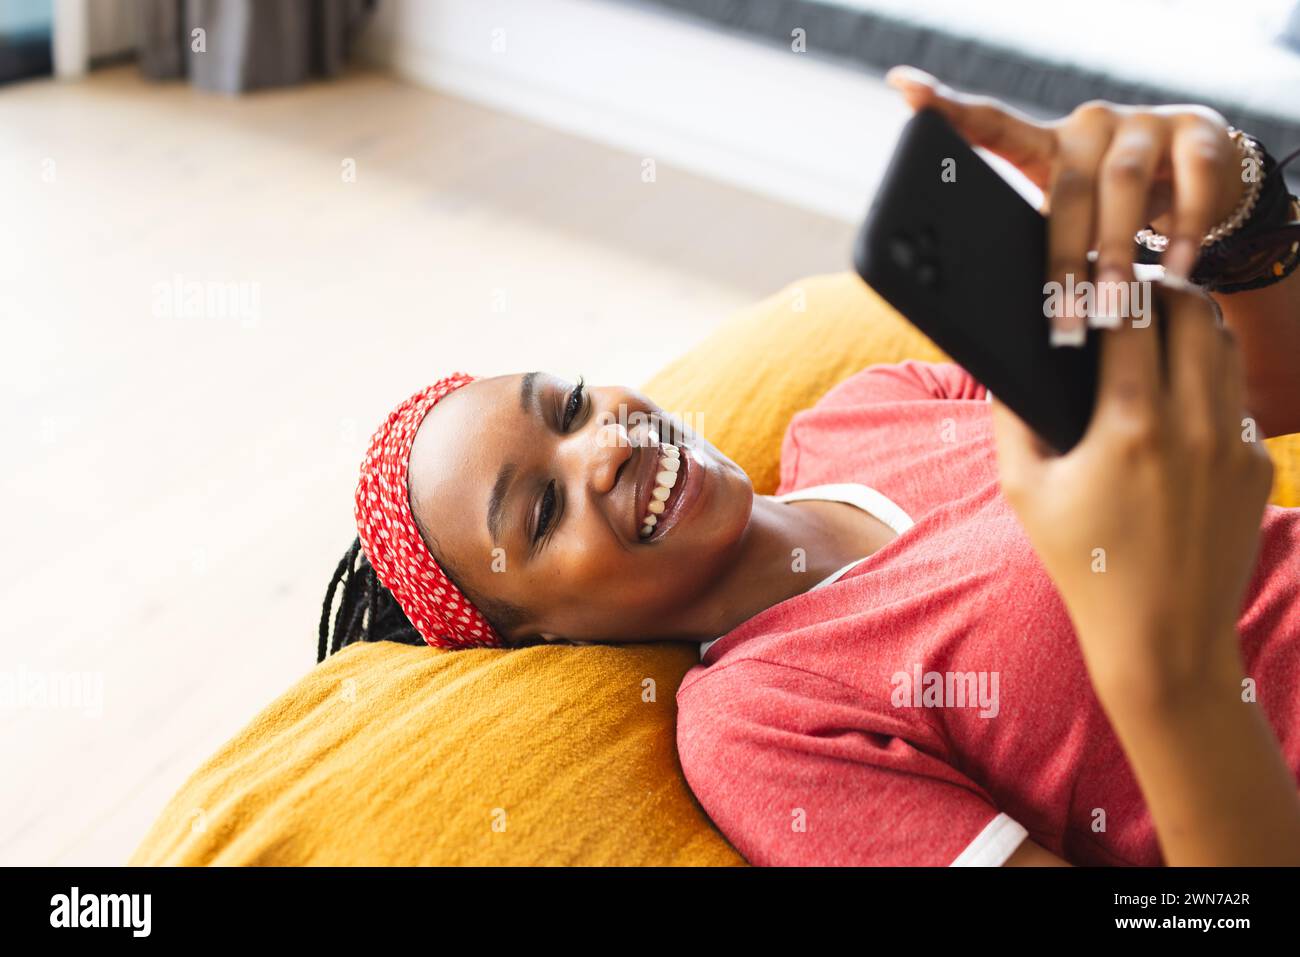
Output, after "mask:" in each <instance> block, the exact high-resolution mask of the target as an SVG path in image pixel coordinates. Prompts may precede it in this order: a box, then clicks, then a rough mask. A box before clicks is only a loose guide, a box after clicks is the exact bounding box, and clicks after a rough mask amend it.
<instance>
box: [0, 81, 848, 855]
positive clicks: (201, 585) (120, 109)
mask: <svg viewBox="0 0 1300 957" xmlns="http://www.w3.org/2000/svg"><path fill="white" fill-rule="evenodd" d="M348 160H352V161H355V170H356V179H355V182H345V181H344V176H343V173H344V170H345V164H346V163H347V161H348ZM642 160H643V157H640V156H633V155H628V154H623V153H619V152H616V151H613V150H610V149H607V148H604V147H600V146H595V145H592V144H590V143H587V142H583V141H581V140H577V139H574V138H572V137H568V136H565V135H561V134H558V133H555V132H553V131H549V130H547V129H544V128H541V127H538V126H535V125H532V124H529V123H526V122H522V121H520V120H517V119H512V118H510V117H507V116H504V115H501V114H498V113H494V112H491V111H488V110H484V109H481V108H478V107H475V106H473V105H470V104H468V103H465V102H461V101H458V100H454V99H450V98H446V97H443V96H439V95H436V94H433V93H430V92H427V91H424V90H419V89H415V88H411V87H408V86H404V85H401V84H399V83H397V82H395V81H393V80H391V79H389V78H387V77H384V76H382V75H376V74H365V73H362V74H357V75H354V76H351V77H349V78H347V79H345V80H342V81H339V82H336V83H332V84H323V85H316V86H312V87H308V88H305V89H301V90H296V91H287V92H277V93H270V94H263V95H258V96H254V97H250V98H247V99H224V98H216V97H212V96H207V95H203V94H200V93H195V92H192V91H191V90H190V89H189V88H187V87H185V86H183V85H179V84H172V85H164V86H153V85H147V84H145V83H143V82H142V81H140V80H139V79H138V78H137V76H136V74H135V71H134V70H133V69H132V68H130V67H119V68H115V69H113V70H109V71H104V72H101V73H97V74H94V75H93V76H92V78H91V79H89V80H87V81H84V82H79V83H54V82H49V81H44V82H36V83H29V84H23V85H17V86H8V87H2V88H0V222H2V224H3V228H0V325H2V328H0V332H2V333H3V338H2V339H0V343H2V344H0V401H2V402H3V405H4V409H5V413H4V415H3V416H0V448H2V449H3V456H4V457H3V461H4V466H5V467H4V468H3V470H2V471H0V497H3V500H4V505H5V508H4V515H5V523H4V526H5V533H6V534H5V548H4V550H3V552H2V553H0V607H2V608H3V624H2V625H0V720H2V721H3V731H2V732H0V734H2V737H0V769H2V771H0V774H3V777H2V778H0V863H3V864H116V863H121V862H123V861H124V860H125V859H126V857H127V856H128V855H129V854H130V852H131V851H132V850H133V849H134V847H135V846H136V844H137V843H138V841H139V840H140V838H141V836H142V835H143V833H144V831H145V830H146V828H147V827H148V826H149V824H150V822H151V821H152V820H153V818H154V817H155V816H156V814H157V813H158V811H159V810H160V808H161V807H162V805H163V803H164V802H165V801H166V800H167V799H168V797H170V795H171V794H172V793H173V792H174V790H175V789H176V788H177V787H178V786H179V785H180V784H181V782H182V781H183V780H184V779H185V777H186V776H188V775H189V774H190V773H191V772H192V771H193V770H194V769H195V768H196V767H197V766H198V765H199V763H200V762H201V761H202V760H203V759H204V758H205V757H207V755H208V754H210V753H211V752H212V751H213V750H214V749H215V748H216V747H217V746H218V745H220V744H221V743H222V742H223V741H224V740H226V739H227V738H229V737H230V736H231V735H232V734H233V733H234V732H235V731H237V730H238V729H239V728H240V727H241V726H242V725H243V724H244V723H246V721H247V720H248V719H249V718H250V717H251V716H252V715H253V714H254V713H256V711H258V710H259V709H260V708H261V707H262V706H263V705H265V704H266V703H267V702H269V701H270V700H271V699H272V698H273V697H275V696H276V695H278V694H279V693H280V692H282V691H284V690H285V689H286V688H287V687H288V686H289V685H290V683H291V682H293V681H294V680H295V679H296V678H297V677H298V676H300V675H301V674H303V673H304V672H305V671H306V670H307V669H309V668H310V667H311V666H312V664H313V662H314V660H315V643H316V638H315V628H316V620H317V617H318V615H319V608H320V600H321V597H322V592H323V589H324V587H325V585H326V582H327V580H328V578H329V576H330V574H331V572H332V571H333V568H334V565H335V563H336V562H337V560H338V558H339V556H340V554H341V553H342V551H343V549H344V548H345V547H346V546H347V544H348V543H349V541H350V540H351V538H352V536H353V534H354V532H353V528H352V524H351V497H350V496H351V491H352V487H353V484H354V482H355V474H356V467H357V464H358V462H359V461H360V456H361V452H362V449H363V446H364V443H365V441H366V439H367V437H368V435H369V432H370V431H371V429H372V428H373V427H374V426H375V425H376V424H377V422H378V419H379V418H380V417H381V416H382V415H383V413H384V412H386V411H387V409H388V408H389V407H390V406H391V405H392V404H393V403H395V402H396V401H398V400H399V399H401V398H403V397H405V396H406V395H407V394H408V393H409V392H411V391H413V390H414V389H415V388H417V387H418V386H420V385H422V384H425V383H427V382H428V381H431V379H433V378H435V377H437V376H438V375H440V374H442V373H444V372H446V371H449V370H451V369H453V368H464V369H467V370H470V371H473V372H479V373H497V372H509V371H518V370H523V369H532V368H542V369H551V370H554V371H556V372H560V373H564V374H572V373H576V372H583V373H585V374H586V375H587V376H588V377H589V379H591V380H593V381H597V382H599V381H619V382H629V383H637V382H640V381H642V380H643V379H645V378H646V377H647V376H648V375H649V374H650V373H651V372H652V371H653V370H654V369H655V368H657V367H658V366H659V365H661V364H662V363H663V362H665V361H666V360H667V359H669V358H670V357H672V356H674V355H676V354H678V353H680V352H681V351H683V350H684V349H686V348H687V347H689V346H690V345H691V344H692V342H694V341H696V340H697V339H698V338H700V337H701V336H702V335H703V334H704V333H705V332H707V331H708V329H709V328H710V327H711V326H712V325H713V324H714V323H715V322H717V321H718V320H719V319H720V318H721V317H723V316H725V315H726V314H727V313H728V312H729V311H731V310H732V309H734V308H737V307H739V306H742V305H744V304H746V303H749V302H751V301H753V300H755V299H757V298H759V297H761V296H763V295H766V294H767V293H769V292H772V291H774V290H776V289H777V288H779V287H780V286H782V285H783V284H785V283H787V282H789V281H792V280H794V279H796V278H798V277H800V276H803V275H807V274H809V273H815V272H826V271H833V270H838V269H842V268H844V266H845V263H846V261H847V257H848V253H849V244H850V239H851V236H852V231H853V229H852V226H851V225H850V224H846V223H841V222H837V221H833V220H828V219H823V218H821V217H817V216H813V215H810V214H807V213H803V212H799V211H796V210H792V209H789V208H786V207H783V206H781V205H779V204H776V203H772V202H770V201H767V200H764V199H761V198H758V197H755V196H752V195H749V194H746V193H743V192H740V191H738V190H735V189H732V188H729V187H727V186H725V185H720V184H718V183H714V182H709V181H705V180H702V179H699V178H696V177H692V176H689V175H684V174H680V173H678V172H675V171H674V170H672V169H670V168H666V167H664V166H662V165H660V166H659V167H658V169H657V170H656V179H655V181H654V182H653V183H646V182H643V181H642V169H643V165H642ZM186 284H191V285H189V286H187V285H186ZM193 284H206V285H199V286H195V285H193ZM226 284H242V286H240V287H239V288H242V290H243V291H244V293H245V295H246V296H249V297H251V296H253V295H255V296H256V300H253V299H252V298H248V299H246V300H245V301H244V305H245V306H246V307H247V308H246V309H244V310H242V311H239V312H233V313H232V312H231V311H229V310H227V311H225V312H224V313H223V310H222V309H221V308H219V305H220V304H219V303H217V304H216V305H213V306H212V307H211V309H209V310H205V311H206V312H207V314H206V315H203V316H195V317H188V318H187V317H186V316H185V314H184V312H185V310H184V308H183V307H184V305H185V299H184V297H183V296H182V297H181V298H180V300H179V303H178V301H177V299H176V298H175V297H173V296H172V295H171V292H170V290H172V289H173V288H178V287H179V288H180V289H181V291H182V293H183V294H189V293H190V292H191V290H193V289H195V288H197V289H200V290H202V291H205V292H206V291H208V290H219V289H223V288H226ZM178 304H179V305H180V306H181V307H182V308H180V309H177V308H175V307H176V306H177V305H178ZM254 307H255V308H254ZM68 676H82V677H83V678H84V683H83V684H79V685H77V686H75V687H76V688H81V689H84V690H83V693H82V694H81V695H77V696H74V697H72V698H65V699H63V700H61V701H60V702H58V704H59V706H58V707H54V706H50V705H49V704H48V703H43V701H42V699H41V698H40V697H38V696H37V692H38V690H39V689H42V688H50V687H52V686H53V684H54V683H57V682H59V681H61V680H64V679H65V678H67V677H68ZM65 688H66V689H67V691H68V693H71V691H72V690H73V686H65ZM97 688H98V689H100V690H101V691H102V696H101V697H98V698H97V695H96V689H97ZM97 701H98V702H99V703H98V704H96V702H97ZM72 705H76V706H72Z"/></svg>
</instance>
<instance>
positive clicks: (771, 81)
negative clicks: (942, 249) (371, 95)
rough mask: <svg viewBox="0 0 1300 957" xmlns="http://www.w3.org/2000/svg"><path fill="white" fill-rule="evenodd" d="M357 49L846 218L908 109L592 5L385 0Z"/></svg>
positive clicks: (737, 41)
mask: <svg viewBox="0 0 1300 957" xmlns="http://www.w3.org/2000/svg"><path fill="white" fill-rule="evenodd" d="M362 49H363V53H364V54H365V55H366V56H367V57H368V58H370V59H372V60H373V61H376V62H379V63H382V64H385V65H387V66H389V67H391V68H392V69H394V70H395V71H396V72H398V73H399V74H401V75H402V76H404V77H406V78H408V79H410V80H411V81H413V82H417V83H420V84H423V85H427V86H430V87H434V88H437V89H440V90H444V91H446V92H449V93H452V94H455V95H457V96H461V97H464V98H466V99H470V100H474V101H476V102H479V103H483V104H486V105H489V106H492V107H495V108H498V109H501V110H503V111H505V112H509V113H513V114H516V115H521V116H525V117H528V118H531V119H534V120H538V121H540V122H542V123H545V124H547V125H550V126H554V127H558V128H561V129H564V130H568V131H570V132H574V133H577V134H579V135H582V136H585V137H589V138H592V139H596V140H599V141H602V142H605V143H608V144H610V145H613V146H617V147H619V148H622V149H626V150H629V151H631V152H634V153H640V154H641V155H643V156H646V157H651V158H654V159H656V161H663V162H665V163H669V164H671V165H676V166H679V167H683V168H686V169H689V170H691V171H694V172H698V173H702V174H705V175H708V176H712V177H714V178H717V179H720V180H724V181H727V182H731V183H734V184H737V185H740V186H742V187H745V188H749V189H752V190H754V191H756V192H760V193H764V194H766V195H769V196H772V197H775V198H778V199H781V200H784V201H786V202H790V203H793V204H795V205H799V206H802V207H805V208H808V209H812V210H815V211H818V212H822V213H826V214H829V215H831V216H835V217H838V218H841V219H845V220H856V219H858V218H859V217H860V216H861V215H862V213H863V211H864V210H865V208H866V205H867V201H868V198H869V196H870V195H871V193H872V191H873V189H874V185H875V183H876V182H877V181H878V179H879V177H880V175H881V174H882V173H883V171H884V166H885V163H886V161H887V159H888V154H889V150H890V148H891V147H892V144H893V141H894V138H895V135H896V133H897V130H898V127H899V126H900V125H901V124H902V122H903V121H904V120H905V119H906V116H907V112H906V110H905V108H904V107H903V106H902V105H901V103H900V102H899V101H898V100H897V98H896V96H895V94H893V92H892V91H891V90H890V89H889V88H888V87H886V86H885V85H884V84H883V83H882V82H881V81H880V80H879V79H878V78H876V77H874V76H872V75H870V74H867V73H865V72H859V71H857V70H855V69H852V68H848V67H841V66H837V65H833V64H828V63H826V62H822V61H818V60H814V59H813V58H812V57H810V56H809V55H807V54H800V53H795V52H791V51H789V50H785V49H782V48H779V47H769V46H764V45H762V44H760V43H757V42H754V41H751V40H747V39H744V38H740V37H735V36H731V35H728V34H725V33H722V32H720V31H717V30H714V29H712V28H710V27H707V26H704V25H699V24H696V23H694V22H692V21H689V20H685V19H682V18H678V17H674V16H669V15H666V14H663V13H661V12H659V11H656V10H652V9H648V8H643V7H637V6H629V5H627V4H623V3H610V2H602V0H384V2H383V3H382V4H381V5H380V10H379V12H378V14H377V15H376V17H375V19H374V21H373V22H372V23H371V24H370V26H369V27H368V29H367V32H366V34H365V36H364V37H363V43H362Z"/></svg>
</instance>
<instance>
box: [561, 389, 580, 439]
mask: <svg viewBox="0 0 1300 957" xmlns="http://www.w3.org/2000/svg"><path fill="white" fill-rule="evenodd" d="M582 397H583V382H582V379H581V378H579V379H578V384H577V385H575V386H574V387H573V391H572V392H570V393H569V401H568V402H566V403H565V405H564V418H563V420H562V422H561V428H563V430H564V431H565V432H567V431H569V426H571V425H573V420H574V419H575V418H577V416H578V413H579V412H580V411H582Z"/></svg>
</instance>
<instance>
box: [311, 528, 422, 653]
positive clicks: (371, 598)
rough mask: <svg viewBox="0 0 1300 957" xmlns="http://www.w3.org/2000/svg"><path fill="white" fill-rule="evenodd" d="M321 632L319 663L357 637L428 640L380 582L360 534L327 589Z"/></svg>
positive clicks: (419, 642) (408, 641)
mask: <svg viewBox="0 0 1300 957" xmlns="http://www.w3.org/2000/svg"><path fill="white" fill-rule="evenodd" d="M336 595H337V596H338V599H339V602H338V605H339V607H338V611H337V612H335V614H334V627H333V629H332V635H331V628H330V611H331V610H332V608H333V605H334V599H335V597H336ZM319 635H320V641H319V642H318V644H317V645H316V663H317V664H319V663H320V662H322V661H324V660H325V658H326V657H327V656H328V655H332V654H335V653H336V652H338V651H339V650H341V649H342V648H344V647H346V646H347V645H350V644H352V643H353V642H357V641H396V642H400V643H401V644H404V645H423V644H424V643H425V641H424V639H423V638H422V637H420V633H419V632H418V631H416V630H415V626H414V625H412V624H411V622H410V619H408V618H407V617H406V614H405V612H403V611H402V608H401V606H400V605H398V604H397V599H395V598H394V597H393V593H392V592H390V591H389V590H388V589H387V588H385V587H384V586H383V585H381V584H380V583H379V579H378V578H377V577H376V575H375V570H374V569H373V568H371V567H370V562H369V561H368V560H367V559H366V553H365V552H364V551H362V549H361V540H360V539H359V538H357V539H353V541H352V545H351V547H349V548H348V550H347V553H346V554H344V556H343V559H342V561H340V562H339V564H338V567H337V568H336V569H335V570H334V577H333V578H331V579H330V584H329V588H327V589H326V591H325V601H324V603H323V604H322V605H321V610H320V629H319Z"/></svg>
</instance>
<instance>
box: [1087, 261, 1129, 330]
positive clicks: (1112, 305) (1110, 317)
mask: <svg viewBox="0 0 1300 957" xmlns="http://www.w3.org/2000/svg"><path fill="white" fill-rule="evenodd" d="M1094 290H1095V292H1096V295H1095V296H1094V297H1093V308H1092V312H1091V313H1090V314H1089V316H1088V325H1090V326H1091V327H1092V328H1094V329H1118V328H1119V326H1120V323H1121V322H1123V321H1124V317H1123V315H1121V310H1123V309H1124V308H1125V307H1126V306H1127V305H1128V302H1129V292H1130V286H1129V283H1128V280H1126V279H1125V278H1124V273H1123V272H1121V271H1119V270H1117V269H1115V268H1114V267H1107V268H1105V269H1103V270H1101V271H1100V272H1099V273H1098V274H1097V282H1096V284H1095V286H1094Z"/></svg>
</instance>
